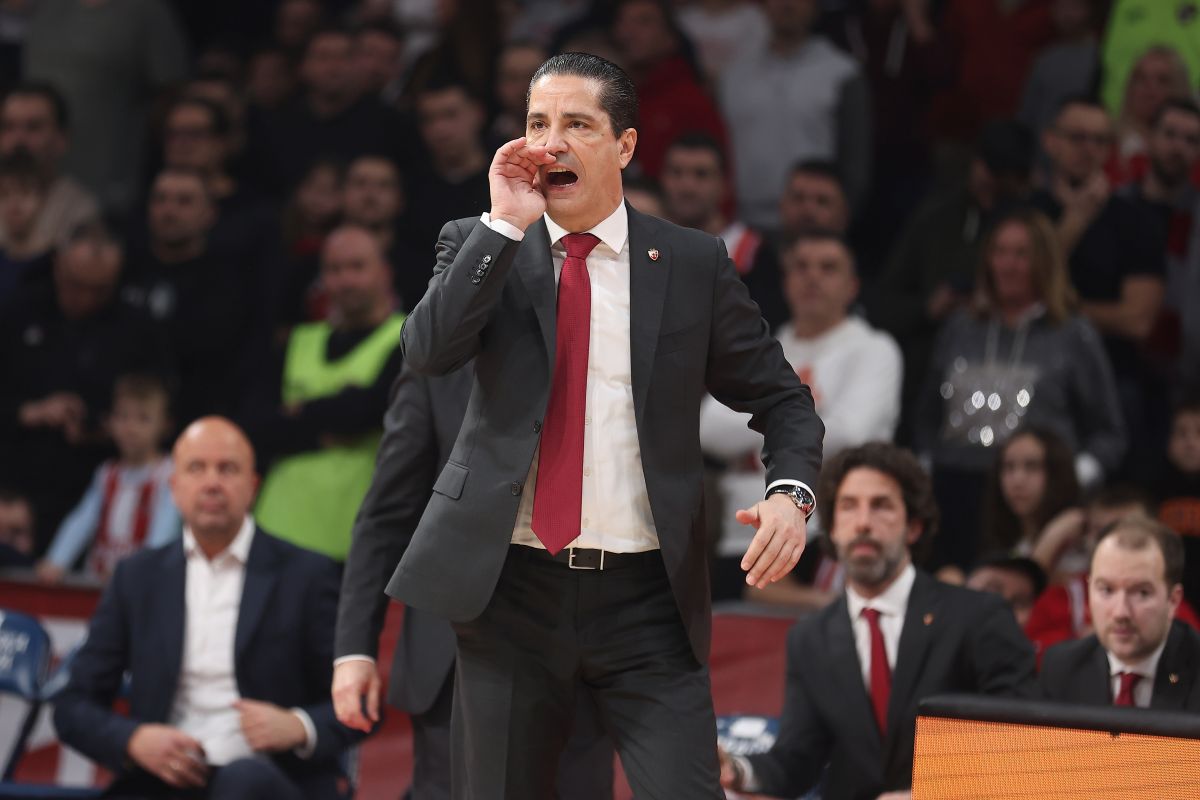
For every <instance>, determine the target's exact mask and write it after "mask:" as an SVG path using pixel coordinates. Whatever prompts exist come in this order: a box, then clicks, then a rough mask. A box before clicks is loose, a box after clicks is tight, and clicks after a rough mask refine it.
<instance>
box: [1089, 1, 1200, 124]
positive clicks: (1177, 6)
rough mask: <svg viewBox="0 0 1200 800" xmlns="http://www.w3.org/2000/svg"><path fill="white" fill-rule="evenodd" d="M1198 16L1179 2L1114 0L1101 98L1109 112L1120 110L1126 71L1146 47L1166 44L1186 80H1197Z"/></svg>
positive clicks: (1199, 56)
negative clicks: (1178, 58)
mask: <svg viewBox="0 0 1200 800" xmlns="http://www.w3.org/2000/svg"><path fill="white" fill-rule="evenodd" d="M1197 25H1200V17H1198V16H1197V14H1196V12H1195V11H1194V10H1192V9H1191V7H1190V6H1189V5H1188V3H1187V0H1183V2H1166V3H1164V2H1162V0H1114V2H1113V3H1111V9H1110V11H1109V14H1108V28H1107V29H1106V30H1105V32H1104V51H1103V55H1102V58H1103V64H1102V68H1101V78H1102V86H1101V98H1102V100H1103V102H1104V107H1105V108H1107V109H1108V110H1109V112H1110V113H1111V114H1113V116H1117V115H1118V114H1120V111H1121V105H1122V101H1123V98H1124V94H1125V90H1126V89H1127V88H1128V85H1129V74H1130V73H1131V72H1132V71H1133V66H1134V64H1135V63H1136V62H1137V60H1138V59H1140V58H1141V57H1142V56H1143V55H1144V54H1145V53H1146V51H1147V50H1148V49H1150V48H1152V47H1156V46H1167V47H1170V48H1172V49H1174V50H1175V52H1177V53H1178V54H1179V55H1180V56H1182V58H1183V61H1184V63H1185V64H1186V65H1187V67H1188V74H1189V76H1190V79H1189V81H1188V84H1189V85H1191V86H1196V85H1197V82H1198V81H1200V36H1197V27H1196V26H1197Z"/></svg>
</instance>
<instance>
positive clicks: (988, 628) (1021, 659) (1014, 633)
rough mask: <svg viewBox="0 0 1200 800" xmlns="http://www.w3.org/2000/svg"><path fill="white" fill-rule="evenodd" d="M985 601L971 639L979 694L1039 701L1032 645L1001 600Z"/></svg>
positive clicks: (973, 664) (987, 597)
mask: <svg viewBox="0 0 1200 800" xmlns="http://www.w3.org/2000/svg"><path fill="white" fill-rule="evenodd" d="M984 599H985V600H986V601H987V602H986V604H985V610H984V611H983V612H982V613H981V614H980V616H979V619H978V620H977V621H976V622H975V623H973V624H972V626H971V632H970V639H969V647H970V658H971V663H972V666H973V667H974V672H975V679H976V691H978V692H980V693H982V694H990V695H999V696H1002V697H1022V698H1030V699H1032V698H1035V697H1037V694H1038V690H1037V683H1036V681H1035V678H1034V671H1035V657H1034V652H1033V645H1032V644H1030V642H1029V639H1027V638H1026V637H1025V634H1024V633H1023V632H1022V631H1021V628H1020V626H1019V625H1017V620H1016V618H1015V617H1013V614H1012V611H1011V610H1010V609H1009V608H1008V607H1007V606H1006V605H1004V603H1003V602H1002V601H1000V599H999V598H998V597H993V596H990V595H989V596H985V597H984Z"/></svg>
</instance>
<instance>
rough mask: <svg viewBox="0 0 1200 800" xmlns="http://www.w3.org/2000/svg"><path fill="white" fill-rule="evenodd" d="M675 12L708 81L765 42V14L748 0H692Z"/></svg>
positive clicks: (762, 46)
mask: <svg viewBox="0 0 1200 800" xmlns="http://www.w3.org/2000/svg"><path fill="white" fill-rule="evenodd" d="M677 16H678V18H679V27H680V28H682V29H683V31H684V32H685V33H686V34H687V35H688V38H689V39H691V41H692V43H693V44H694V45H695V46H696V55H697V56H698V57H699V59H700V64H701V66H702V67H703V68H704V74H705V76H706V77H707V79H708V82H710V83H715V82H716V81H717V79H718V78H720V76H721V73H722V72H723V71H724V70H725V69H726V68H727V67H728V66H730V65H731V64H733V63H734V62H735V61H737V60H738V59H739V58H742V57H744V56H748V55H751V54H753V53H758V52H761V51H762V50H763V49H764V48H765V47H766V46H767V35H768V28H767V17H766V15H765V14H764V13H763V10H762V6H760V5H759V4H758V3H756V2H752V0H696V2H693V3H690V4H688V5H685V6H683V7H682V8H680V9H679V11H678V12H677Z"/></svg>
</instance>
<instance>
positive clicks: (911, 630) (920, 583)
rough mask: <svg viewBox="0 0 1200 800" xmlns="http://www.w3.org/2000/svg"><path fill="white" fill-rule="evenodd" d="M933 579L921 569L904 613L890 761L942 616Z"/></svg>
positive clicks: (891, 701)
mask: <svg viewBox="0 0 1200 800" xmlns="http://www.w3.org/2000/svg"><path fill="white" fill-rule="evenodd" d="M932 581H933V578H930V577H928V576H927V575H924V574H922V573H921V572H918V573H917V575H916V579H915V580H914V581H913V586H912V591H911V592H909V595H908V609H907V610H906V611H905V612H904V627H903V628H902V629H901V631H900V644H899V646H898V647H897V649H896V669H895V671H894V672H893V674H892V693H891V697H890V699H889V701H888V737H887V751H888V752H887V758H886V759H885V761H884V763H885V764H886V763H888V761H890V759H891V757H892V750H893V749H894V748H895V746H896V743H897V742H898V741H899V740H900V738H902V737H900V736H897V735H896V734H897V733H898V730H899V726H900V723H901V722H902V721H903V717H904V712H905V709H906V708H907V707H908V705H909V701H910V700H911V699H912V697H913V695H914V694H915V693H916V691H917V680H918V679H919V678H920V677H921V673H922V672H923V671H924V668H925V659H926V658H927V657H928V655H929V647H930V645H931V644H932V643H933V640H934V629H935V628H936V627H937V624H938V619H937V615H936V614H935V613H934V612H935V610H936V607H937V593H936V592H934V591H933V586H932Z"/></svg>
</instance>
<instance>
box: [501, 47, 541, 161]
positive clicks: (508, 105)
mask: <svg viewBox="0 0 1200 800" xmlns="http://www.w3.org/2000/svg"><path fill="white" fill-rule="evenodd" d="M547 57H548V53H547V52H546V50H545V49H544V48H543V47H542V46H541V45H538V44H534V43H533V42H520V41H518V42H510V43H508V44H506V45H505V46H504V49H503V50H501V51H500V58H499V61H498V62H497V64H496V80H495V83H494V84H493V86H492V99H493V101H494V103H495V105H496V117H495V118H494V119H493V120H492V125H491V128H489V134H490V135H491V137H492V138H493V139H495V140H497V141H499V142H509V141H512V140H513V139H516V138H518V137H521V136H524V135H525V95H526V94H527V93H528V92H529V82H530V80H532V79H533V73H535V72H537V68H538V67H540V66H541V65H542V62H543V61H545V60H546V58H547Z"/></svg>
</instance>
